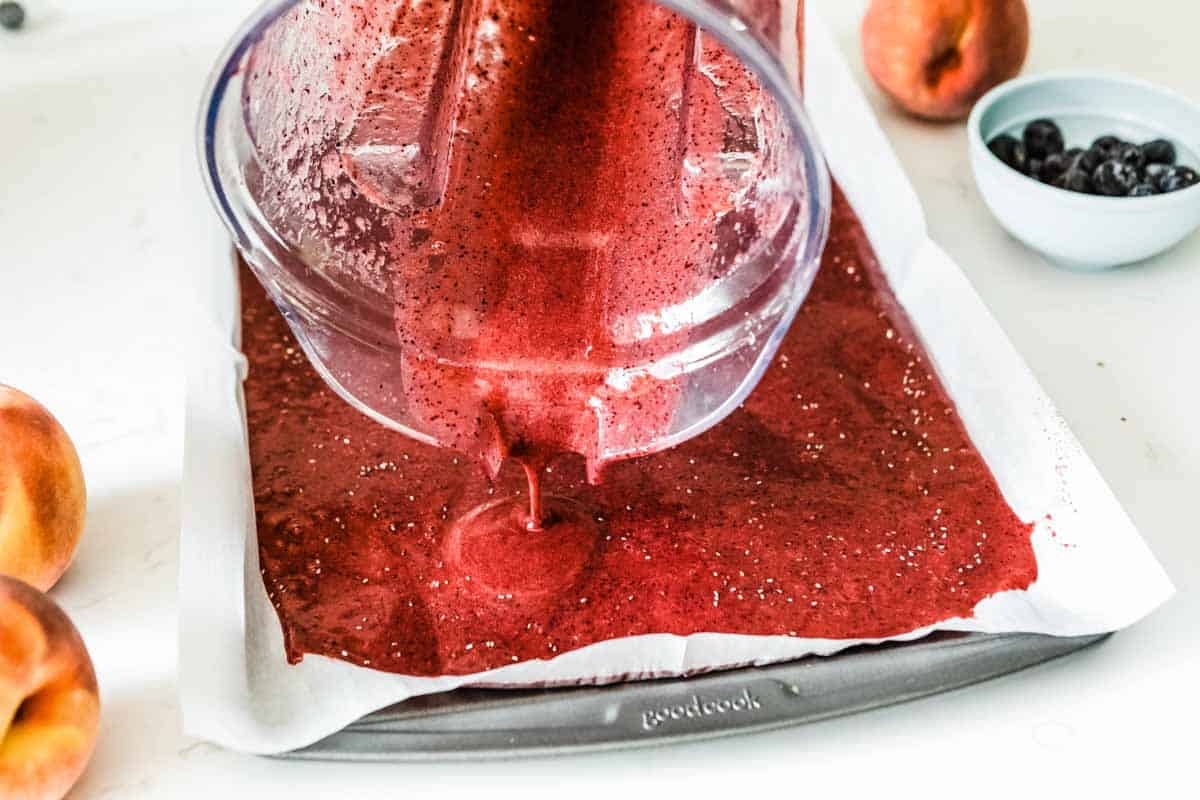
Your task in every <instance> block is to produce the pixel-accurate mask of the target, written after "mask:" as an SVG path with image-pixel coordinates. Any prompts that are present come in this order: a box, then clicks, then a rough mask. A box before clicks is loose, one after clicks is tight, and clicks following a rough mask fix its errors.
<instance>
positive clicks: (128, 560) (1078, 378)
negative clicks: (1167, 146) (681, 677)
mask: <svg viewBox="0 0 1200 800" xmlns="http://www.w3.org/2000/svg"><path fill="white" fill-rule="evenodd" d="M813 2H815V3H816V4H817V5H818V7H819V8H821V9H822V11H823V12H824V13H825V15H826V17H827V19H828V21H829V22H830V24H831V26H832V27H833V28H834V30H835V32H836V34H837V35H838V37H839V40H840V42H841V44H842V46H843V49H844V51H845V52H846V55H847V58H848V59H849V60H850V62H851V64H852V66H853V67H854V69H855V70H856V71H858V72H859V73H860V74H861V66H860V64H861V60H860V58H859V54H858V53H859V50H858V42H857V22H858V18H859V16H860V15H861V12H862V8H863V7H864V5H865V3H863V2H847V1H846V0H813ZM29 5H30V8H31V10H32V11H33V17H32V25H31V29H30V30H29V31H28V32H26V33H25V34H23V35H21V36H0V382H5V383H11V384H14V385H17V386H20V387H22V388H24V389H26V390H28V391H30V392H31V393H33V394H35V395H36V396H38V397H40V398H41V399H42V400H44V401H45V402H46V403H47V404H48V405H50V406H51V407H52V408H53V410H54V411H55V412H56V413H57V414H58V415H59V416H60V418H61V419H62V420H63V422H64V424H66V425H67V427H68V429H69V430H70V431H71V433H72V434H73V435H74V436H75V438H76V441H77V442H78V444H79V445H80V449H81V452H82V455H83V458H84V465H85V470H86V472H87V475H88V481H89V489H90V492H91V507H90V512H89V520H88V531H87V534H86V537H85V540H84V544H83V546H82V548H81V551H80V554H79V558H78V562H77V564H76V566H75V568H74V569H73V570H72V571H71V573H69V574H68V576H67V577H66V578H65V579H64V581H63V582H62V584H60V586H59V587H58V588H56V589H55V591H54V596H55V597H56V599H58V600H59V602H60V603H62V604H63V606H64V607H65V608H66V609H67V611H68V612H69V613H70V614H71V615H72V617H73V618H74V619H75V621H76V623H77V624H78V626H79V627H80V629H81V631H82V633H83V635H84V637H85V639H86V640H87V642H88V645H89V648H90V649H91V652H92V654H93V657H94V659H95V662H96V667H97V670H98V672H99V676H100V682H101V689H102V692H103V701H104V716H103V721H102V730H101V737H100V742H99V746H98V750H97V753H96V756H95V760H94V762H93V764H92V766H91V768H90V770H89V772H88V774H87V775H86V776H85V778H84V780H83V781H82V783H81V784H80V786H79V787H78V788H77V790H76V791H75V792H74V793H73V794H72V797H74V798H88V799H91V798H102V797H104V798H143V797H146V798H159V797H170V798H175V797H180V798H189V797H202V796H207V795H210V794H211V793H212V792H214V791H225V792H227V793H228V794H229V795H230V796H233V797H239V796H242V795H249V794H250V793H252V792H255V793H259V794H262V795H264V796H267V797H275V796H283V795H285V794H287V795H289V796H293V797H300V798H306V797H313V798H316V797H329V796H334V795H335V793H336V795H337V796H346V797H354V798H358V797H364V798H374V797H391V796H402V795H412V794H415V795H417V796H423V795H426V794H431V793H432V792H433V791H438V792H439V793H440V794H442V795H443V796H451V797H453V796H456V795H463V796H465V795H466V794H467V793H482V792H489V793H498V794H500V795H502V796H506V795H509V794H516V793H518V792H520V793H521V794H523V795H531V796H543V795H545V796H549V795H552V794H561V793H563V792H570V793H572V794H576V795H581V796H584V797H590V796H597V797H600V796H608V795H611V794H612V793H613V792H614V791H621V790H625V791H629V790H630V789H632V790H634V791H637V792H638V793H639V794H640V793H641V792H643V791H644V792H646V793H647V794H648V793H650V792H665V791H672V790H674V791H679V790H685V791H686V792H687V793H688V794H697V793H700V794H703V795H704V796H708V795H709V794H712V795H713V796H718V795H720V796H726V797H730V796H734V797H737V796H746V795H751V796H752V795H754V794H757V793H759V792H762V791H765V790H767V787H768V786H771V787H775V790H776V791H787V792H788V794H789V795H792V796H794V795H797V794H800V793H801V792H803V793H816V792H822V793H829V794H832V793H834V792H843V791H846V792H850V793H851V794H852V796H853V795H857V794H858V793H860V792H866V791H869V790H874V791H876V792H880V791H887V790H891V791H892V792H893V793H899V794H901V795H902V796H904V795H907V794H909V793H916V792H920V793H921V794H929V795H934V796H939V795H942V794H947V795H949V794H951V793H953V794H955V795H959V794H983V795H989V794H991V793H993V792H995V793H1001V792H1003V793H1005V794H1010V793H1012V792H1014V791H1019V792H1025V793H1032V794H1033V795H1034V796H1040V795H1041V794H1042V791H1041V790H1039V788H1038V787H1046V788H1047V790H1048V789H1049V787H1050V786H1051V785H1054V786H1056V787H1061V788H1068V787H1069V788H1070V789H1071V790H1073V791H1083V790H1085V789H1088V788H1096V789H1101V790H1102V791H1101V794H1102V795H1103V796H1107V793H1108V792H1110V791H1114V790H1116V789H1118V788H1128V789H1136V790H1138V791H1142V792H1144V791H1145V790H1146V788H1147V787H1148V786H1150V785H1153V784H1155V783H1157V782H1159V781H1162V782H1164V783H1166V782H1170V783H1172V784H1174V785H1175V789H1174V793H1177V794H1179V795H1180V796H1186V795H1187V794H1188V788H1186V787H1189V786H1191V785H1192V784H1193V783H1194V781H1192V779H1191V778H1192V770H1191V763H1190V761H1191V760H1192V759H1194V758H1195V741H1196V735H1195V733H1194V730H1195V728H1194V720H1195V718H1196V717H1197V715H1198V712H1200V689H1198V688H1197V678H1198V676H1200V634H1198V633H1197V623H1198V622H1200V590H1198V589H1197V581H1198V580H1200V525H1198V524H1197V522H1196V517H1195V514H1194V512H1193V496H1195V495H1197V494H1200V425H1198V424H1197V422H1196V419H1195V416H1194V414H1193V413H1192V410H1193V409H1194V408H1196V407H1197V398H1198V397H1200V378H1198V377H1197V372H1196V364H1197V358H1196V355H1195V350H1196V346H1197V345H1198V344H1200V312H1198V311H1197V309H1198V308H1200V237H1192V238H1191V239H1190V240H1188V241H1187V242H1186V243H1185V244H1184V245H1182V246H1181V247H1179V248H1178V249H1176V250H1175V251H1173V252H1172V253H1170V254H1168V255H1166V256H1165V257H1162V258H1160V259H1157V260H1155V261H1152V262H1150V263H1147V264H1144V265H1139V266H1137V267H1134V268H1129V269H1125V270H1121V271H1118V272H1113V273H1108V274H1101V275H1082V274H1075V273H1069V272H1063V271H1061V270H1057V269H1055V268H1053V267H1050V266H1049V265H1047V264H1046V263H1045V262H1044V261H1043V260H1042V259H1041V258H1040V257H1038V256H1037V255H1035V254H1033V253H1030V252H1029V251H1027V250H1025V249H1024V248H1023V247H1022V246H1021V245H1020V244H1018V243H1016V242H1015V241H1013V240H1011V239H1010V238H1009V237H1007V236H1006V235H1005V234H1004V233H1003V232H1002V231H1000V229H999V228H998V227H997V226H996V224H995V223H994V222H993V220H992V219H991V218H990V216H989V215H988V212H987V210H986V209H985V208H984V206H983V205H982V203H981V201H980V200H979V197H978V194H977V193H976V191H975V188H974V185H973V182H972V179H971V175H970V171H969V168H968V166H967V157H966V143H965V137H964V133H963V130H962V127H961V126H959V125H943V126H932V125H928V124H923V123H917V122H913V121H910V120H908V119H906V118H904V117H902V116H900V115H898V114H896V113H894V112H893V111H892V110H891V109H890V108H889V107H888V106H887V104H886V103H885V102H884V101H883V100H882V99H881V98H878V96H877V95H875V94H874V93H873V90H872V97H873V99H874V100H876V101H877V108H876V110H877V112H878V113H879V115H880V118H881V120H882V122H883V125H884V127H885V129H886V130H887V132H888V134H889V136H890V138H891V139H892V141H893V144H894V145H895V147H896V149H897V151H898V153H899V155H900V157H901V160H902V161H903V162H904V164H905V166H906V168H907V169H908V171H909V174H910V176H911V178H912V180H913V182H914V183H915V184H916V187H917V190H918V192H919V194H920V196H921V199H922V202H923V203H924V205H925V209H926V213H927V216H928V218H929V226H930V229H931V232H932V235H933V237H934V238H935V239H936V240H937V241H939V242H940V243H941V244H942V245H944V246H945V247H946V249H947V250H948V251H949V252H950V254H951V255H952V256H953V257H954V258H955V260H956V261H958V263H959V264H960V265H962V267H963V268H964V269H965V270H966V271H967V273H968V275H969V277H970V278H971V280H972V281H973V283H974V284H975V285H976V287H977V288H978V290H979V292H980V294H981V295H982V296H983V298H984V300H985V301H986V302H987V304H988V305H989V306H990V307H991V309H992V311H993V313H994V314H995V315H996V317H997V318H998V319H999V321H1000V323H1001V324H1002V326H1003V327H1004V328H1005V330H1006V331H1007V332H1008V333H1009V335H1010V337H1011V338H1012V339H1013V341H1014V343H1015V344H1016V346H1017V348H1018V349H1019V350H1020V351H1021V352H1022V353H1023V354H1024V355H1025V357H1026V358H1027V359H1028V361H1029V363H1030V366H1031V367H1032V368H1033V370H1034V372H1035V373H1036V374H1037V375H1038V377H1039V379H1040V380H1041V381H1042V382H1043V384H1044V386H1045V387H1046V389H1047V391H1048V392H1049V394H1050V395H1051V397H1053V398H1054V399H1055V401H1056V402H1057V403H1058V405H1059V407H1060V409H1061V411H1062V412H1063V414H1064V416H1065V417H1066V418H1067V420H1068V421H1069V422H1070V424H1071V426H1072V428H1073V429H1074V430H1075V432H1076V433H1077V435H1078V436H1079V438H1080V439H1081V440H1082V442H1083V444H1084V446H1085V447H1086V448H1087V450H1088V451H1089V453H1090V454H1091V455H1092V457H1093V459H1094V460H1095V462H1096V463H1097V465H1098V466H1099V468H1100V470H1101V472H1102V473H1104V475H1105V476H1106V478H1107V479H1108V480H1109V482H1110V483H1111V485H1112V487H1113V489H1114V490H1115V492H1116V494H1117V496H1118V497H1119V498H1120V499H1121V501H1122V502H1123V503H1124V504H1125V506H1126V508H1127V509H1128V511H1129V513H1130V515H1131V516H1132V517H1133V519H1134V521H1135V522H1136V523H1137V524H1138V526H1139V527H1140V529H1141V530H1142V532H1143V533H1144V535H1145V537H1146V539H1147V540H1148V541H1149V543H1150V545H1151V547H1152V548H1153V550H1154V551H1155V553H1156V555H1157V556H1158V557H1159V559H1160V560H1161V561H1162V562H1163V563H1164V564H1165V566H1166V568H1167V570H1168V572H1169V573H1170V574H1171V576H1172V578H1173V579H1174V580H1175V582H1176V585H1177V586H1178V587H1179V589H1180V594H1179V595H1178V596H1177V597H1176V598H1175V599H1174V600H1173V601H1172V602H1171V603H1170V604H1169V605H1168V606H1167V607H1165V608H1164V609H1162V610H1161V611H1159V612H1157V613H1156V614H1155V615H1153V616H1152V617H1151V618H1150V619H1148V620H1146V621H1145V622H1143V623H1142V624H1140V625H1138V626H1137V627H1135V628H1134V629H1132V630H1129V631H1126V632H1123V633H1121V634H1119V635H1118V636H1116V637H1114V638H1113V639H1112V640H1111V641H1110V642H1108V643H1106V644H1105V645H1103V646H1102V647H1100V648H1097V649H1094V650H1092V651H1089V652H1086V653H1083V654H1081V655H1079V656H1076V657H1073V658H1070V659H1068V660H1064V661H1060V662H1057V663H1052V664H1049V665H1045V666H1043V667H1039V668H1036V669H1034V670H1031V671H1028V672H1026V673H1023V674H1020V675H1016V676H1010V677H1007V678H1003V679H1000V680H997V681H993V682H991V683H988V684H986V685H982V686H977V687H972V688H970V689H967V690H962V691H959V692H955V693H952V694H949V695H943V696H940V697H936V698H930V699H926V700H922V701H919V702H916V703H910V704H906V705H903V706H898V707H895V708H891V709H885V710H882V711H877V712H872V713H870V714H865V715H859V716H856V717H851V718H847V719H842V720H834V721H830V722H824V723H820V724H816V725H810V726H806V727H803V728H798V729H794V730H790V731H784V732H779V733H773V734H767V735H761V736H754V737H748V738H741V739H734V740H727V741H722V742H714V743H708V744H698V745H689V746H683V747H673V748H667V749H659V750H652V751H642V752H634V753H627V754H618V755H598V756H587V757H576V758H570V759H557V760H533V761H522V762H510V763H482V764H454V765H430V766H386V765H375V766H361V765H358V766H341V765H329V764H292V763H285V762H280V761H274V760H267V759H258V758H251V757H246V756H241V755H237V754H233V753H228V752H224V751H221V750H219V749H217V748H215V747H212V746H210V745H207V744H204V743H200V742H195V741H191V740H188V739H186V738H184V737H183V736H182V735H181V734H180V733H179V718H178V707H177V701H176V696H175V686H174V676H175V671H176V657H175V615H174V606H175V574H176V570H177V568H178V549H177V543H176V540H177V533H178V522H179V501H178V484H179V458H180V441H181V430H180V428H181V406H182V373H181V370H180V368H179V361H178V354H179V348H178V347H177V345H176V343H177V341H178V340H179V338H180V337H179V334H180V333H181V332H180V331H178V330H177V322H178V319H179V317H178V315H177V314H176V313H174V312H173V309H175V308H177V303H178V302H179V301H180V300H183V299H184V298H180V297H178V295H179V294H180V293H181V290H182V287H183V285H184V284H183V283H182V281H181V278H180V276H179V274H178V270H177V262H178V247H179V242H180V241H181V240H182V239H183V238H184V237H183V236H182V235H181V234H180V232H181V231H186V230H188V227H187V226H189V225H193V224H195V221H194V217H193V215H194V214H196V213H197V211H196V209H197V208H201V209H202V206H198V205H197V204H195V203H194V202H191V201H190V200H189V199H187V198H185V197H182V196H181V193H183V192H184V191H185V190H184V189H183V188H181V187H182V186H183V185H187V186H191V185H192V184H181V180H180V172H181V170H187V169H190V168H191V164H190V155H191V129H192V120H193V116H194V112H195V105H196V99H197V97H198V93H199V91H200V87H201V85H202V82H203V78H204V74H205V72H206V70H207V67H208V64H209V63H210V62H211V61H212V59H213V58H214V56H215V50H216V48H217V47H218V46H219V45H220V42H221V39H222V36H223V34H224V33H226V32H228V31H229V30H230V29H231V28H232V26H233V25H234V24H236V22H237V21H238V18H239V17H240V16H242V15H243V13H244V11H245V10H246V9H247V8H248V7H249V5H251V3H250V2H249V0H208V2H201V1H200V0H193V1H192V2H187V0H58V2H56V3H49V2H42V3H38V2H33V1H32V0H31V2H30V3H29ZM1031 5H1032V16H1033V21H1034V42H1033V50H1032V53H1031V57H1030V61H1029V63H1028V65H1027V71H1030V72H1035V71H1041V70H1045V69H1052V68H1084V67H1100V68H1106V69H1115V70H1123V71H1127V72H1130V73H1133V74H1135V75H1138V76H1141V77H1144V78H1148V79H1150V80H1154V81H1158V82H1161V83H1164V84H1166V85H1168V86H1171V87H1172V88H1175V89H1177V90H1179V91H1181V92H1182V93H1184V94H1185V95H1188V96H1190V97H1192V98H1194V99H1200V69H1198V68H1197V67H1198V66H1200V54H1198V53H1197V50H1196V46H1195V31H1196V30H1197V29H1198V28H1200V7H1195V6H1194V5H1193V4H1183V3H1178V2H1176V1H1175V0H1142V2H1139V3H1136V4H1131V3H1129V2H1116V0H1090V2H1087V3H1084V2H1067V0H1040V1H1038V0H1034V2H1032V3H1031ZM164 298H172V299H171V300H165V299H164ZM1101 364H1102V366H1101ZM626 787H629V789H626ZM783 787H787V788H786V789H784V788H783ZM1192 791H1194V789H1192Z"/></svg>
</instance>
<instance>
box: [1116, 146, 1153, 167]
mask: <svg viewBox="0 0 1200 800" xmlns="http://www.w3.org/2000/svg"><path fill="white" fill-rule="evenodd" d="M1112 157H1113V158H1115V159H1116V160H1117V161H1120V162H1121V163H1122V164H1128V165H1129V166H1131V167H1133V168H1134V169H1141V168H1142V167H1144V166H1146V154H1145V153H1144V152H1142V148H1140V147H1138V146H1137V145H1136V144H1123V145H1121V146H1120V147H1118V148H1117V149H1116V150H1114V151H1113V154H1112Z"/></svg>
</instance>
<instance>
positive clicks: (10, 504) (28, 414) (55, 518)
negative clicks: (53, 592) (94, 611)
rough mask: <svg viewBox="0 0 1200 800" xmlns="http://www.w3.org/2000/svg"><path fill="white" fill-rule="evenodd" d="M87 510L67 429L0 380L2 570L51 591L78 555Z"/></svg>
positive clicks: (0, 546) (77, 460)
mask: <svg viewBox="0 0 1200 800" xmlns="http://www.w3.org/2000/svg"><path fill="white" fill-rule="evenodd" d="M86 510H87V490H86V488H85V487H84V483H83V470H82V469H81V468H80V465H79V454H78V453H76V451H75V445H74V444H72V443H71V439H70V437H68V436H67V432H66V431H64V430H63V428H62V426H61V425H59V424H58V420H56V419H55V418H54V417H53V416H52V415H51V414H50V412H49V411H47V410H46V409H45V408H44V407H43V406H42V405H41V404H40V403H38V402H37V401H36V400H34V399H33V398H32V397H30V396H29V395H27V394H24V393H22V392H19V391H17V390H16V389H12V388H10V387H7V386H0V575H11V576H13V577H15V578H20V579H21V580H23V581H25V582H26V583H28V584H30V585H32V586H34V587H36V588H38V589H40V590H42V591H47V590H48V589H49V588H50V587H51V586H53V585H54V584H55V583H57V582H58V579H59V578H60V577H62V574H63V573H64V572H66V571H67V567H69V566H70V565H71V560H72V559H73V558H74V557H75V548H76V547H77V546H78V544H79V537H80V535H81V534H82V533H83V522H84V515H85V512H86Z"/></svg>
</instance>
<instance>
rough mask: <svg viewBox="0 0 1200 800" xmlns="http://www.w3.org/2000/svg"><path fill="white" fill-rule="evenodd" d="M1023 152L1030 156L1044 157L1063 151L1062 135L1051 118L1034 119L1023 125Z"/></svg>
mask: <svg viewBox="0 0 1200 800" xmlns="http://www.w3.org/2000/svg"><path fill="white" fill-rule="evenodd" d="M1024 139H1025V153H1026V154H1027V155H1028V156H1029V157H1030V158H1037V159H1044V158H1046V156H1050V155H1054V154H1055V153H1061V152H1062V151H1063V135H1062V131H1061V130H1059V127H1058V126H1057V125H1055V124H1054V121H1053V120H1049V119H1035V120H1034V121H1033V122H1031V123H1029V124H1028V125H1026V126H1025V135H1024Z"/></svg>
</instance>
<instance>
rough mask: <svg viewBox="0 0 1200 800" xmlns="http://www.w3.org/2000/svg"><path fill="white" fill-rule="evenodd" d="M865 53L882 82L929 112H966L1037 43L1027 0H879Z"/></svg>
mask: <svg viewBox="0 0 1200 800" xmlns="http://www.w3.org/2000/svg"><path fill="white" fill-rule="evenodd" d="M862 46H863V57H864V59H865V61H866V65H867V71H868V72H869V73H870V74H871V77H872V78H873V79H874V81H875V83H876V84H878V85H879V88H880V89H882V90H883V91H884V93H886V94H887V95H888V96H889V97H891V98H892V100H894V101H895V102H896V103H897V104H899V105H900V106H901V107H903V108H905V109H907V110H908V111H909V112H911V113H913V114H915V115H917V116H918V117H923V118H926V119H935V120H954V119H962V118H963V117H965V116H967V114H968V113H970V111H971V107H972V106H973V105H975V101H976V100H978V99H979V98H980V97H982V96H983V95H984V94H985V93H986V92H987V91H988V90H989V89H991V88H992V87H993V86H995V85H996V84H998V83H1001V82H1003V81H1006V80H1008V79H1009V78H1012V77H1014V76H1015V75H1016V74H1017V73H1018V72H1020V71H1021V66H1022V65H1023V64H1024V63H1025V55H1026V53H1027V52H1028V50H1029V15H1028V13H1027V11H1026V9H1025V2H1024V0H872V2H871V5H870V7H869V8H868V9H867V15H866V17H865V18H864V19H863V26H862Z"/></svg>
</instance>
